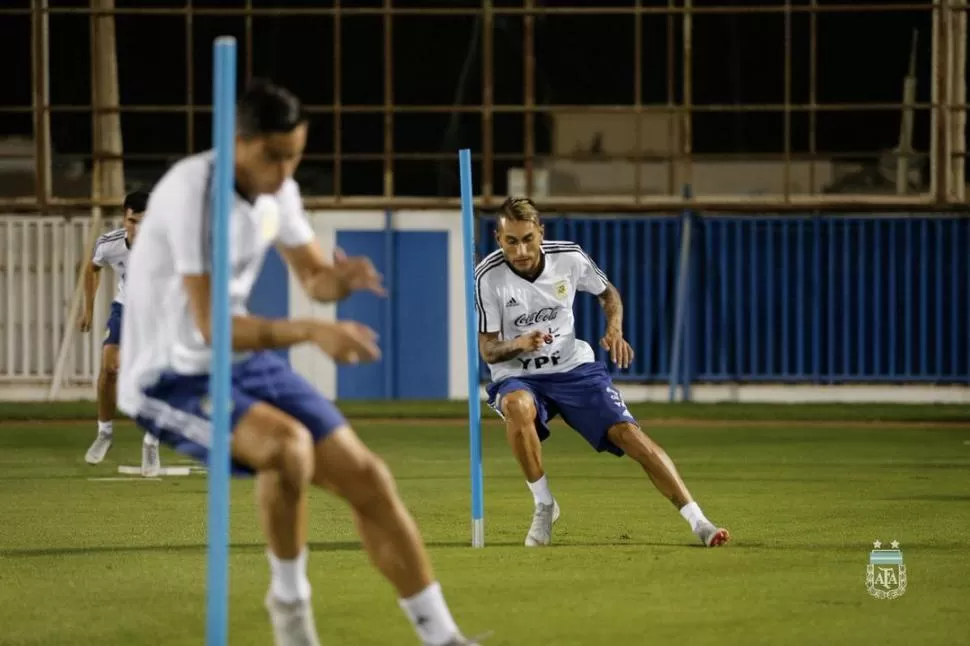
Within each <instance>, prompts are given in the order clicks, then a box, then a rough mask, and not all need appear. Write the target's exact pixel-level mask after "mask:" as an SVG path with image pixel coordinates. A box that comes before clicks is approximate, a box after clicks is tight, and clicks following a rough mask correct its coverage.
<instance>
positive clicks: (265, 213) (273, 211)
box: [256, 200, 280, 242]
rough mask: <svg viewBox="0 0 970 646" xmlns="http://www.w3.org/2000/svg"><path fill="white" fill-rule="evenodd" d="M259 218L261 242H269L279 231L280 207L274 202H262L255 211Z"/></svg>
mask: <svg viewBox="0 0 970 646" xmlns="http://www.w3.org/2000/svg"><path fill="white" fill-rule="evenodd" d="M256 217H258V218H259V222H260V225H261V231H262V235H263V240H264V241H266V242H271V241H273V240H275V239H276V234H277V233H279V230H280V207H279V205H278V204H277V203H276V200H263V201H262V203H261V204H260V205H259V208H258V209H257V211H256Z"/></svg>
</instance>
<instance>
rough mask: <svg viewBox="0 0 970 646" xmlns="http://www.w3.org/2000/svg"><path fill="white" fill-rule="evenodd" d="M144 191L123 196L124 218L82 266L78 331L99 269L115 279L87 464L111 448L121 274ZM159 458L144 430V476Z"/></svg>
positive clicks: (154, 471) (90, 309)
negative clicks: (95, 425)
mask: <svg viewBox="0 0 970 646" xmlns="http://www.w3.org/2000/svg"><path fill="white" fill-rule="evenodd" d="M147 205H148V193H145V192H144V191H135V192H134V193H129V194H128V195H127V196H125V202H124V221H123V223H122V227H121V228H120V229H115V230H114V231H109V232H107V233H105V234H103V235H102V236H100V237H99V238H98V240H97V241H96V242H95V243H94V253H92V254H91V259H90V260H89V261H88V264H87V265H86V266H85V268H84V278H83V280H84V306H83V308H82V310H81V315H80V320H79V321H78V327H80V329H81V331H82V332H88V331H90V330H91V320H92V319H93V317H94V299H95V297H96V296H97V294H98V282H99V280H98V279H99V278H100V276H101V270H102V269H103V268H104V267H109V266H110V267H111V270H112V271H113V272H114V274H115V279H116V280H117V287H116V289H115V297H114V300H112V301H111V313H110V314H109V315H108V323H107V325H106V326H105V333H104V343H103V344H102V346H101V367H100V370H99V371H98V435H97V437H95V439H94V442H93V443H92V444H91V446H90V448H88V452H87V454H86V455H85V456H84V459H85V461H86V462H87V463H88V464H100V463H101V461H102V460H104V456H105V455H107V453H108V449H110V448H111V441H112V439H113V437H114V429H113V428H112V420H113V419H114V416H115V406H116V404H117V383H118V346H119V344H120V343H121V320H122V316H123V315H124V303H125V275H126V271H127V265H128V252H129V250H130V249H131V245H132V243H133V242H134V241H135V236H136V235H137V233H138V225H139V223H140V222H141V219H142V217H143V216H144V215H145V208H146V207H147ZM160 469H161V462H160V460H159V457H158V439H157V438H156V437H155V436H154V435H152V434H151V433H145V437H144V440H143V441H142V449H141V473H142V475H143V476H146V477H153V476H156V475H158V473H159V470H160Z"/></svg>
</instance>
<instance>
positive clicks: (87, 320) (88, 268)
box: [78, 260, 101, 332]
mask: <svg viewBox="0 0 970 646" xmlns="http://www.w3.org/2000/svg"><path fill="white" fill-rule="evenodd" d="M100 277H101V265H98V264H97V263H95V262H94V261H93V260H89V261H88V264H87V265H85V267H84V278H83V280H84V303H83V304H82V305H81V312H80V314H79V318H78V327H80V328H81V331H82V332H88V331H89V330H90V329H91V319H92V318H93V317H94V298H95V297H96V296H97V294H98V283H99V282H100V281H99V278H100Z"/></svg>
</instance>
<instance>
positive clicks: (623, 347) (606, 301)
mask: <svg viewBox="0 0 970 646" xmlns="http://www.w3.org/2000/svg"><path fill="white" fill-rule="evenodd" d="M597 298H598V300H599V302H600V305H602V306H603V312H604V313H605V314H606V334H605V335H603V339H602V340H601V341H600V346H601V347H602V348H603V349H604V350H609V353H610V360H612V361H613V363H615V364H616V365H618V366H619V367H621V368H629V367H630V364H631V363H633V348H632V347H630V344H629V343H627V342H626V339H624V338H623V299H621V298H620V292H618V291H617V290H616V287H614V286H613V285H612V284H610V283H607V284H606V289H605V290H603V292H602V293H601V294H600V295H599V296H598V297H597Z"/></svg>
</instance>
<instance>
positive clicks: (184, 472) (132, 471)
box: [118, 466, 192, 477]
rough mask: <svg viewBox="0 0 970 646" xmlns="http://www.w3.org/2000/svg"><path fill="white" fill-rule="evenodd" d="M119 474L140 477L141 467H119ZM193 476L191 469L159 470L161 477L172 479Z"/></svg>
mask: <svg viewBox="0 0 970 646" xmlns="http://www.w3.org/2000/svg"><path fill="white" fill-rule="evenodd" d="M118 473H123V474H125V475H127V476H140V475H141V467H127V466H120V467H118ZM188 475H192V468H191V467H161V468H160V469H159V470H158V476H159V477H171V476H188Z"/></svg>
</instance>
